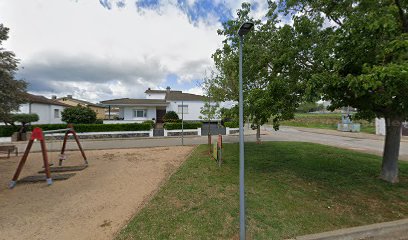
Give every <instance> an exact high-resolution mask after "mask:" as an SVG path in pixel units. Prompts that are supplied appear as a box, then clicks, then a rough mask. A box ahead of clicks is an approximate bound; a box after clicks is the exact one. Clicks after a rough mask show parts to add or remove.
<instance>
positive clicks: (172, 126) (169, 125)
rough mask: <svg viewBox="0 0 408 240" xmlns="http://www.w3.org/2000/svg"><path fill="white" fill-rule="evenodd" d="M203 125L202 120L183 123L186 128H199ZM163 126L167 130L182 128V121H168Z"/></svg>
mask: <svg viewBox="0 0 408 240" xmlns="http://www.w3.org/2000/svg"><path fill="white" fill-rule="evenodd" d="M202 126H203V123H202V122H184V124H183V128H184V129H197V128H200V127H202ZM163 128H164V129H166V130H175V129H181V123H172V122H167V123H164V125H163Z"/></svg>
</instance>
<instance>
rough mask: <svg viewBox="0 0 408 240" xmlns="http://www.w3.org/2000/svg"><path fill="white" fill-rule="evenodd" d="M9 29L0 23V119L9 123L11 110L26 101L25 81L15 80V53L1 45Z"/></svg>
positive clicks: (16, 109)
mask: <svg viewBox="0 0 408 240" xmlns="http://www.w3.org/2000/svg"><path fill="white" fill-rule="evenodd" d="M8 32H9V29H8V28H7V27H4V26H3V24H0V121H3V122H6V123H10V122H11V118H10V117H11V112H13V111H18V109H19V106H20V104H22V103H24V102H25V101H26V98H25V94H24V93H25V91H26V87H27V83H26V82H24V81H22V80H16V79H15V78H14V75H15V73H16V71H17V69H18V68H17V65H18V60H17V59H16V57H15V54H14V53H13V52H11V51H7V50H5V49H4V48H3V47H2V44H3V41H6V40H7V39H8Z"/></svg>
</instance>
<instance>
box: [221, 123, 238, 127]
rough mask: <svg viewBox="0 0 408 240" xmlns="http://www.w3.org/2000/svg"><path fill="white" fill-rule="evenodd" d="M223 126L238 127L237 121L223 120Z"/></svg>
mask: <svg viewBox="0 0 408 240" xmlns="http://www.w3.org/2000/svg"><path fill="white" fill-rule="evenodd" d="M224 127H229V128H239V123H238V122H224Z"/></svg>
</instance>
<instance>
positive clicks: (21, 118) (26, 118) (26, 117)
mask: <svg viewBox="0 0 408 240" xmlns="http://www.w3.org/2000/svg"><path fill="white" fill-rule="evenodd" d="M38 119H39V117H38V115H37V114H35V113H34V114H28V113H18V114H13V115H11V121H12V122H19V123H22V124H26V123H30V122H37V121H38Z"/></svg>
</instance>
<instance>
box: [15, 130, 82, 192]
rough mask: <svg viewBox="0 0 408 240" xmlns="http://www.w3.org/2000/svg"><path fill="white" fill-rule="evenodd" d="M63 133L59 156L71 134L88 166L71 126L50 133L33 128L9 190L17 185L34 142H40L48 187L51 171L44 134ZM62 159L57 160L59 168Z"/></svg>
mask: <svg viewBox="0 0 408 240" xmlns="http://www.w3.org/2000/svg"><path fill="white" fill-rule="evenodd" d="M63 131H65V136H64V142H63V144H62V148H61V153H60V154H61V155H60V156H63V155H64V153H65V149H66V145H67V140H68V136H69V134H72V135H73V136H74V139H75V141H76V143H77V145H78V148H79V150H80V151H81V154H82V157H83V158H84V162H85V165H88V160H87V158H86V156H85V152H84V150H83V149H82V146H81V143H80V142H79V138H78V136H77V134H76V132H75V130H74V128H73V126H72V125H71V124H69V125H68V126H67V128H66V129H58V130H50V131H42V130H41V128H38V127H37V128H34V129H33V132H32V134H31V138H30V140H29V141H28V144H27V147H26V149H25V151H24V155H23V157H22V158H21V160H20V162H19V164H18V167H17V169H16V172H15V173H14V176H13V179H12V180H11V182H10V185H9V188H10V189H11V188H14V187H15V186H16V184H17V180H18V177H19V176H20V173H21V170H23V167H24V164H25V162H26V161H27V158H28V155H29V153H30V150H31V147H32V146H33V143H34V141H40V144H41V152H42V157H43V162H44V168H45V169H44V170H45V171H44V172H45V175H46V181H47V184H48V185H51V184H52V178H51V171H50V165H49V163H48V154H47V145H46V144H45V138H44V133H53V132H54V133H56V132H63ZM63 160H64V158H62V157H60V159H59V166H61V165H62V161H63Z"/></svg>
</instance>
